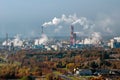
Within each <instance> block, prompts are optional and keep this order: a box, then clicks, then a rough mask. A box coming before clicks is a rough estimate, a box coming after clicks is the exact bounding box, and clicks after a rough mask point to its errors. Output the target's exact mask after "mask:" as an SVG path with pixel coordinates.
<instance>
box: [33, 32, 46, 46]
mask: <svg viewBox="0 0 120 80" xmlns="http://www.w3.org/2000/svg"><path fill="white" fill-rule="evenodd" d="M47 41H48V37H47V35H45V34H42V35H41V38H40V39H36V40H35V43H34V44H35V45H41V44H42V45H46V44H47Z"/></svg>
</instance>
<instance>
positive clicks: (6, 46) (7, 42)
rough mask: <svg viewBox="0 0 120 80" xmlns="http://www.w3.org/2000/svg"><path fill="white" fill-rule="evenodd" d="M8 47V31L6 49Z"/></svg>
mask: <svg viewBox="0 0 120 80" xmlns="http://www.w3.org/2000/svg"><path fill="white" fill-rule="evenodd" d="M7 47H8V33H6V49H7Z"/></svg>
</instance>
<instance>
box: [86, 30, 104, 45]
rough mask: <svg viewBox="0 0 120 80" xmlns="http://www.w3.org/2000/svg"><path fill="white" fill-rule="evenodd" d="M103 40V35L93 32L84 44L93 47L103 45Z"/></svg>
mask: <svg viewBox="0 0 120 80" xmlns="http://www.w3.org/2000/svg"><path fill="white" fill-rule="evenodd" d="M101 40H102V37H101V33H99V32H93V33H92V34H91V35H90V37H89V38H85V40H84V44H93V45H96V44H101Z"/></svg>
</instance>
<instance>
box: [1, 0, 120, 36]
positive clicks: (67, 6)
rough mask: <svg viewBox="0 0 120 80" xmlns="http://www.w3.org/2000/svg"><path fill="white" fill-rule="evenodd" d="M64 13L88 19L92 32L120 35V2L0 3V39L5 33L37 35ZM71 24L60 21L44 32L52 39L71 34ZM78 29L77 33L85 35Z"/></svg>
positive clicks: (19, 0)
mask: <svg viewBox="0 0 120 80" xmlns="http://www.w3.org/2000/svg"><path fill="white" fill-rule="evenodd" d="M63 14H64V15H65V16H69V15H72V16H74V15H76V16H77V17H78V18H81V17H85V18H86V19H87V20H88V21H90V22H92V24H95V25H94V28H93V30H92V31H95V32H100V33H105V34H110V35H112V34H113V35H118V36H119V35H120V31H119V30H120V0H0V37H4V36H5V34H6V33H8V34H9V35H10V36H14V35H15V34H21V35H22V36H24V37H27V36H31V37H35V36H38V35H39V34H40V32H41V25H43V24H44V23H45V22H50V21H51V22H52V19H54V18H55V17H56V18H57V19H60V18H61V16H62V15H63ZM71 24H72V23H71ZM69 25H70V24H69ZM69 25H68V24H64V22H61V23H60V24H59V25H50V26H49V27H45V28H44V30H45V33H46V34H47V35H49V36H57V35H61V34H62V35H69V27H68V26H69ZM60 26H62V27H60ZM66 26H67V27H66ZM75 26H77V27H76V30H75V31H77V32H84V31H83V30H84V29H81V28H79V25H75ZM80 26H81V25H80ZM56 29H60V30H59V31H58V30H56ZM79 29H80V30H79Z"/></svg>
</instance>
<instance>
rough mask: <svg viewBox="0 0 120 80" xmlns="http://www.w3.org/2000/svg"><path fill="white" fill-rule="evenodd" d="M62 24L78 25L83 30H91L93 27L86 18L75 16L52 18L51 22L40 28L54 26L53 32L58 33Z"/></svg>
mask: <svg viewBox="0 0 120 80" xmlns="http://www.w3.org/2000/svg"><path fill="white" fill-rule="evenodd" d="M62 24H68V26H69V25H76V24H79V25H80V27H82V29H83V30H86V29H91V28H93V27H94V24H92V23H91V21H89V20H88V19H87V18H86V17H80V18H79V17H77V16H76V14H74V15H69V16H66V15H64V14H63V15H62V16H61V17H60V18H57V17H54V18H53V19H52V20H51V21H49V22H45V23H44V24H43V25H42V26H44V27H49V26H56V28H55V30H54V31H55V32H58V31H59V30H60V29H62V28H63V27H60V26H61V25H62Z"/></svg>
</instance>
